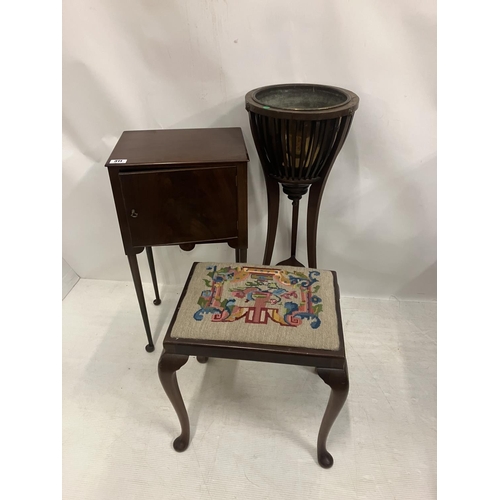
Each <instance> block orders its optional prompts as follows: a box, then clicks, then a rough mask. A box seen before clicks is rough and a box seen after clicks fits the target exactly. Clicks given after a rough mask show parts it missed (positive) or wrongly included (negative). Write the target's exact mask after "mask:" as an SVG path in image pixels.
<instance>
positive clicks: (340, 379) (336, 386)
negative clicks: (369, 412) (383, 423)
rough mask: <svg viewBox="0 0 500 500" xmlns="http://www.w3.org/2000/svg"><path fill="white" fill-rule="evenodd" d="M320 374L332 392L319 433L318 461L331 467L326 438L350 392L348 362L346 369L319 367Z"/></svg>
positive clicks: (331, 459)
mask: <svg viewBox="0 0 500 500" xmlns="http://www.w3.org/2000/svg"><path fill="white" fill-rule="evenodd" d="M318 375H319V376H320V377H321V378H322V379H323V381H324V382H325V384H327V385H328V386H330V388H331V393H330V399H329V400H328V405H327V406H326V410H325V414H324V416H323V420H322V421H321V426H320V428H319V434H318V463H319V465H321V467H323V468H324V469H329V468H330V467H331V466H332V465H333V457H332V456H331V455H330V453H328V451H327V449H326V440H327V438H328V434H329V433H330V429H331V428H332V425H333V423H334V422H335V419H336V418H337V416H338V415H339V413H340V410H342V407H343V406H344V403H345V401H346V399H347V394H348V393H349V376H348V372H347V363H346V364H345V367H344V370H332V369H328V368H318Z"/></svg>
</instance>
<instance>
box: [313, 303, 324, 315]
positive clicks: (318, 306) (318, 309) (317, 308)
mask: <svg viewBox="0 0 500 500" xmlns="http://www.w3.org/2000/svg"><path fill="white" fill-rule="evenodd" d="M321 311H323V304H316V305H315V306H313V313H314V314H318V313H320V312H321Z"/></svg>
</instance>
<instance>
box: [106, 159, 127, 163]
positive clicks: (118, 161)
mask: <svg viewBox="0 0 500 500" xmlns="http://www.w3.org/2000/svg"><path fill="white" fill-rule="evenodd" d="M109 163H127V160H111V161H110V162H109Z"/></svg>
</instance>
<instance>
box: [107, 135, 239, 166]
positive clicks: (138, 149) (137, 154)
mask: <svg viewBox="0 0 500 500" xmlns="http://www.w3.org/2000/svg"><path fill="white" fill-rule="evenodd" d="M112 160H127V162H126V163H124V164H121V166H122V167H123V168H125V169H128V168H132V167H134V166H138V165H141V166H142V165H150V166H155V165H160V166H161V165H188V164H210V163H228V162H229V163H241V162H247V161H248V154H247V150H246V147H245V142H244V140H243V134H242V132H241V129H240V128H200V129H165V130H132V131H125V132H123V134H122V135H121V137H120V139H119V140H118V143H117V144H116V146H115V148H114V149H113V152H112V153H111V155H110V157H109V159H108V161H107V162H106V166H107V167H109V166H112V165H113V163H112Z"/></svg>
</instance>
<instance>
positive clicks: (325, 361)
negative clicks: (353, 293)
mask: <svg viewBox="0 0 500 500" xmlns="http://www.w3.org/2000/svg"><path fill="white" fill-rule="evenodd" d="M197 265H198V263H197V262H195V263H194V264H193V266H192V268H191V272H190V273H189V276H188V279H187V281H186V285H185V286H184V290H183V291H182V294H181V297H180V299H179V303H178V304H177V307H176V309H175V312H174V315H173V317H172V320H171V322H170V326H169V328H168V330H167V334H166V336H165V339H164V341H163V349H164V351H163V354H162V357H161V359H160V364H159V375H160V380H161V383H162V385H163V387H164V389H165V392H166V393H167V395H168V397H169V398H170V401H171V402H172V405H173V406H174V408H175V410H176V412H177V415H178V416H179V420H180V422H181V428H182V433H181V435H180V436H179V437H178V438H177V439H176V440H175V441H174V448H175V449H176V450H177V451H184V450H185V449H186V448H187V446H188V444H189V419H188V415H187V412H186V408H185V406H184V403H183V401H182V397H181V395H180V391H179V387H178V385H177V379H176V377H175V371H176V370H178V369H179V368H180V367H181V366H182V365H183V364H184V363H185V362H186V361H187V359H188V356H191V355H194V356H196V357H197V360H198V361H199V362H200V363H206V362H207V361H208V359H209V358H210V357H214V358H228V359H237V360H251V361H261V362H262V361H263V362H272V363H284V364H293V365H303V366H314V367H316V373H317V374H318V375H319V376H320V377H321V379H322V380H323V381H324V382H325V383H326V384H327V385H328V386H329V387H330V389H331V392H330V398H329V400H328V404H327V407H326V410H325V413H324V416H323V419H322V421H321V425H320V429H319V433H318V440H317V457H318V463H319V465H320V466H321V467H323V468H330V467H331V466H332V465H333V462H334V461H333V458H332V455H331V454H330V453H329V452H328V451H327V448H326V443H327V439H328V435H329V432H330V429H331V427H332V425H333V424H334V422H335V420H336V418H337V417H338V415H339V413H340V411H341V410H342V407H343V406H344V403H345V401H346V399H347V395H348V392H349V376H348V371H347V361H346V358H345V348H344V334H343V330H342V317H341V311H340V292H339V287H338V282H337V274H336V273H335V272H334V271H332V279H333V284H334V288H335V309H336V312H337V321H338V325H337V328H338V335H339V349H338V350H337V351H328V350H320V349H309V348H299V347H284V346H273V345H263V344H250V343H245V342H225V341H205V340H195V339H178V338H172V337H171V332H172V328H173V325H174V324H175V322H176V320H177V316H178V312H179V309H180V308H181V306H182V303H183V301H184V299H185V297H186V293H187V290H188V287H189V282H190V280H191V278H192V276H193V273H194V270H195V269H196V266H197ZM332 334H333V332H332ZM290 390H291V391H292V390H293V388H290Z"/></svg>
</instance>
